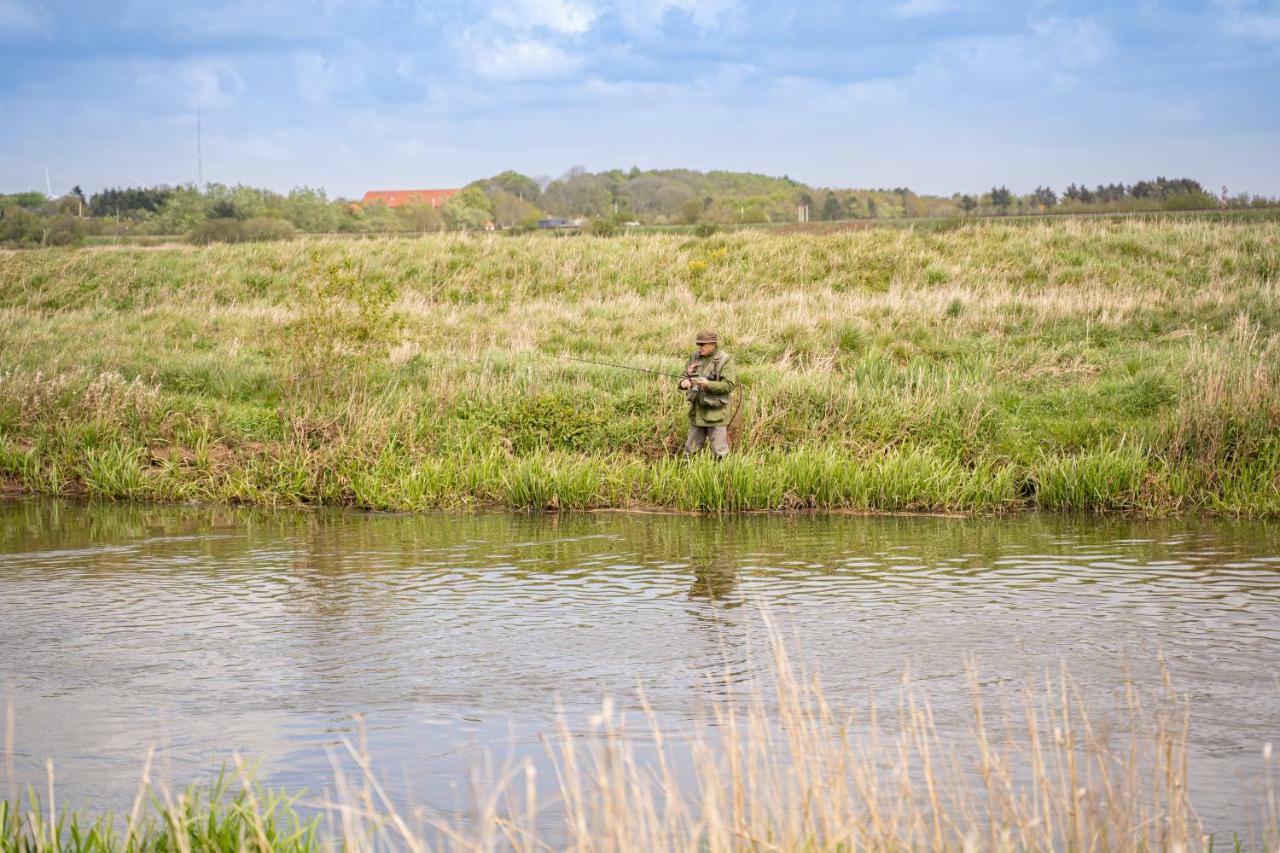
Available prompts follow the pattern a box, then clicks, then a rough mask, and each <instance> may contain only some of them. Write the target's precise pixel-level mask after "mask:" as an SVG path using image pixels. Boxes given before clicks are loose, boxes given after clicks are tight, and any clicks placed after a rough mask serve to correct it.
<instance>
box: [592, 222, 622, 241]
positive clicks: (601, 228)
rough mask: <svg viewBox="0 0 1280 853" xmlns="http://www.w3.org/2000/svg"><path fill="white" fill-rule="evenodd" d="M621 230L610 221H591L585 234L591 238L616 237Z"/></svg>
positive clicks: (616, 224)
mask: <svg viewBox="0 0 1280 853" xmlns="http://www.w3.org/2000/svg"><path fill="white" fill-rule="evenodd" d="M621 230H622V229H621V228H619V227H618V223H616V222H614V221H613V220H612V219H593V220H591V224H590V225H588V226H587V233H588V234H590V235H592V236H593V237H616V236H618V232H619V231H621Z"/></svg>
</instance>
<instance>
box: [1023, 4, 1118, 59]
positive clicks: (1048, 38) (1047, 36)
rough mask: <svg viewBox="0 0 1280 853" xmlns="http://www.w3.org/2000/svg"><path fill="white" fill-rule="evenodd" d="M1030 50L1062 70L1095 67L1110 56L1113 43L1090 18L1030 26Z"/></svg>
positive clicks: (1057, 20) (1061, 20)
mask: <svg viewBox="0 0 1280 853" xmlns="http://www.w3.org/2000/svg"><path fill="white" fill-rule="evenodd" d="M1031 34H1032V37H1033V42H1034V44H1033V49H1034V50H1036V51H1037V52H1040V53H1043V54H1044V55H1046V56H1048V57H1050V58H1051V59H1053V60H1054V61H1055V64H1056V65H1058V66H1059V67H1063V68H1085V67H1088V66H1091V65H1097V64H1099V63H1100V62H1102V61H1103V60H1104V59H1106V58H1107V57H1108V56H1110V55H1111V54H1112V52H1113V51H1114V49H1115V42H1114V40H1113V39H1112V38H1111V34H1110V33H1109V32H1107V31H1106V30H1105V29H1104V28H1103V27H1102V26H1100V25H1099V24H1098V22H1097V21H1095V20H1093V19H1092V18H1056V17H1055V18H1045V19H1042V20H1039V21H1034V22H1032V24H1031Z"/></svg>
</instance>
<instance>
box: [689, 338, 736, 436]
mask: <svg viewBox="0 0 1280 853" xmlns="http://www.w3.org/2000/svg"><path fill="white" fill-rule="evenodd" d="M685 375H686V376H705V377H707V378H708V379H710V380H711V381H710V382H708V383H707V384H706V385H705V386H704V387H703V388H700V389H698V388H691V389H689V390H688V391H686V392H685V396H686V397H687V398H688V400H689V423H690V424H692V425H693V426H700V427H711V426H725V425H727V424H728V423H729V395H730V394H731V393H733V389H734V388H735V387H737V385H738V372H737V368H736V366H735V365H734V363H733V356H731V355H729V353H727V352H725V351H724V350H722V349H719V348H717V349H716V351H715V352H713V353H711V355H709V356H707V357H706V358H703V357H702V356H700V355H698V353H697V352H696V351H695V352H694V354H693V355H692V356H690V357H689V361H688V363H687V364H686V365H685Z"/></svg>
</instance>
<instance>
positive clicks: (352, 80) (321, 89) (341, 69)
mask: <svg viewBox="0 0 1280 853" xmlns="http://www.w3.org/2000/svg"><path fill="white" fill-rule="evenodd" d="M293 76H294V80H295V82H296V84H297V87H298V94H299V95H300V96H301V97H302V99H303V100H304V101H306V102H307V103H309V104H323V103H325V102H327V101H328V100H329V98H330V97H331V96H332V95H333V94H335V93H337V92H340V91H345V90H349V89H351V88H353V87H355V86H358V85H359V84H360V83H361V81H362V80H363V76H364V75H363V73H362V72H361V70H360V69H359V68H358V67H356V66H353V65H349V64H346V63H339V62H335V61H333V60H332V59H329V58H328V57H326V56H324V55H323V54H320V53H317V52H315V51H309V50H308V51H299V52H298V53H295V54H294V55H293Z"/></svg>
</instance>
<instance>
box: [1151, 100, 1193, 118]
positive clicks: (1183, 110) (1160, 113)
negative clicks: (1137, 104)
mask: <svg viewBox="0 0 1280 853" xmlns="http://www.w3.org/2000/svg"><path fill="white" fill-rule="evenodd" d="M1147 115H1149V116H1151V118H1153V119H1154V120H1156V121H1159V122H1165V123H1167V124H1193V123H1195V122H1198V121H1200V120H1201V119H1202V118H1204V111H1203V110H1202V109H1200V105H1199V104H1198V103H1196V102H1195V101H1193V100H1191V99H1190V98H1177V99H1173V100H1168V101H1164V102H1161V103H1156V104H1153V105H1152V106H1151V107H1150V108H1149V109H1148V110H1147Z"/></svg>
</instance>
